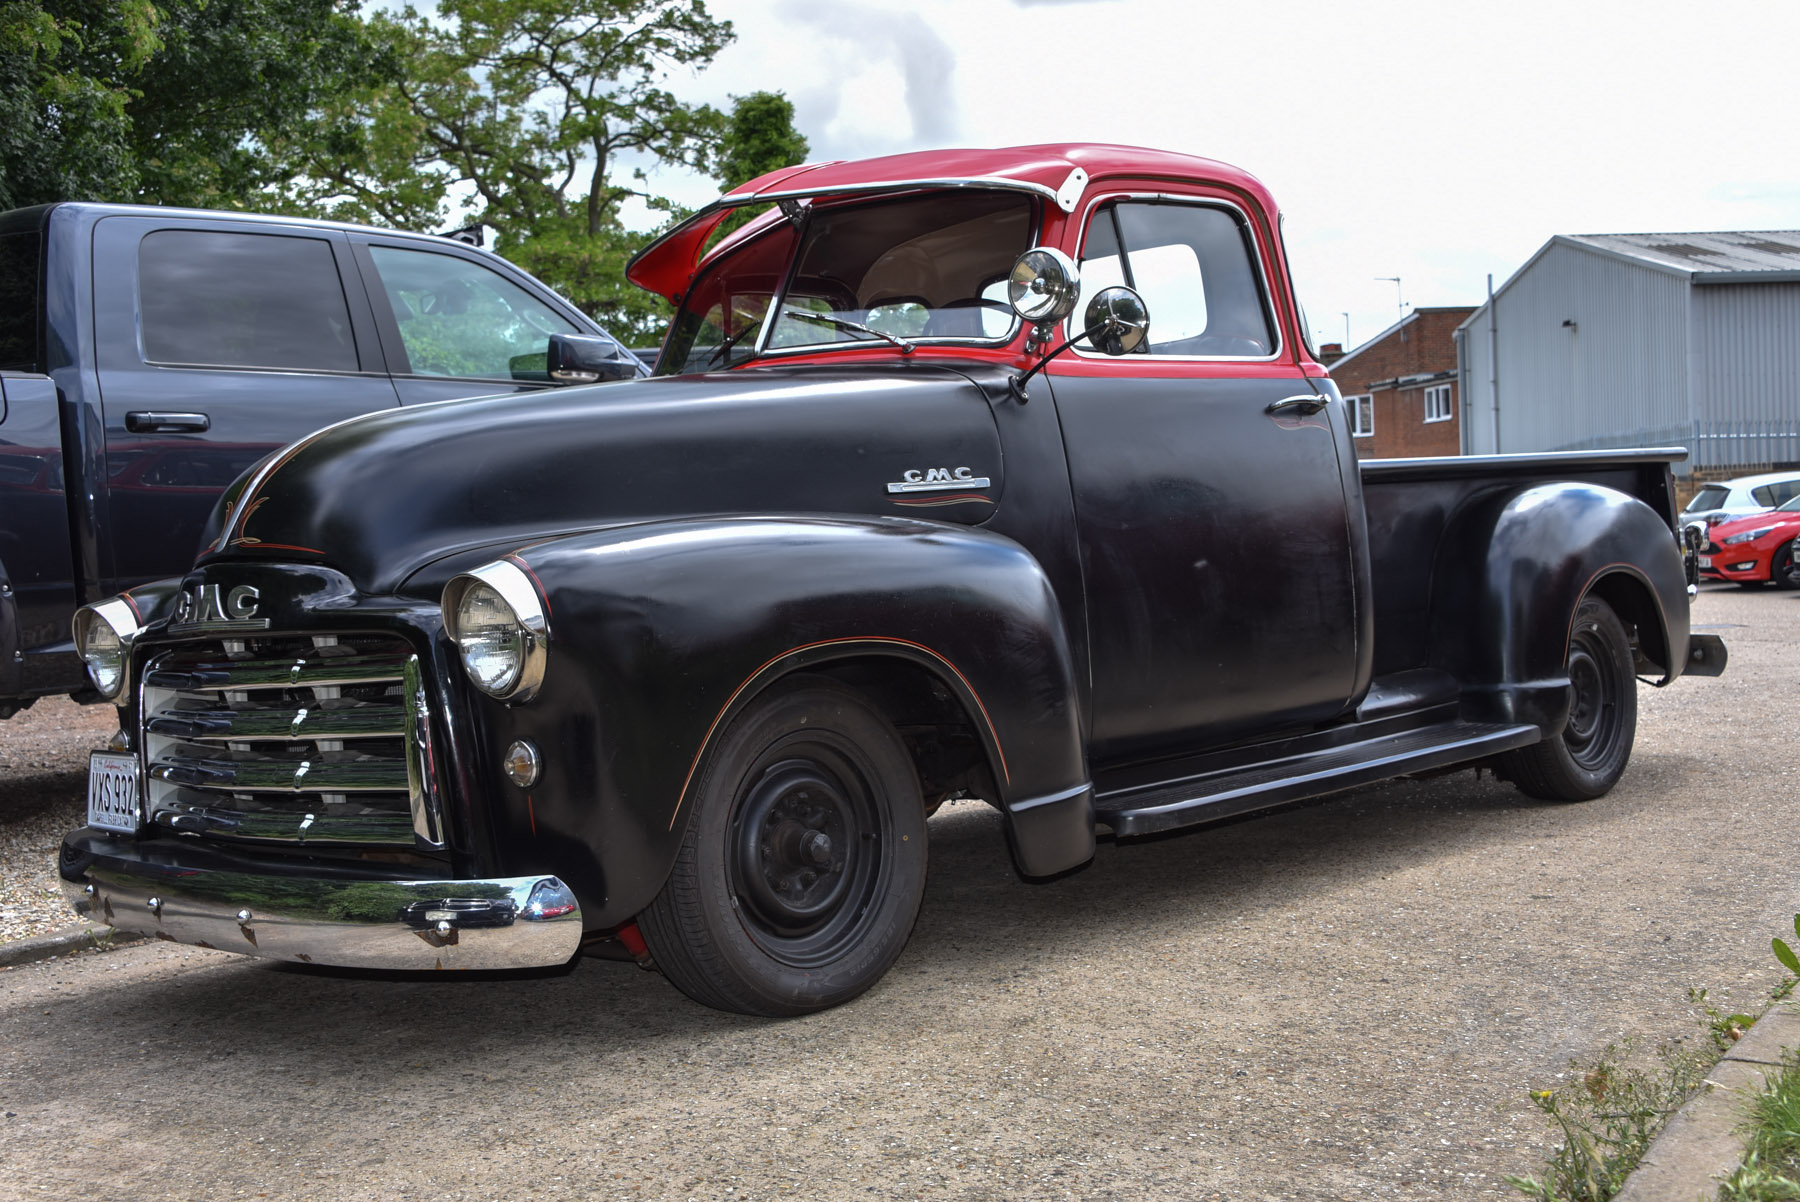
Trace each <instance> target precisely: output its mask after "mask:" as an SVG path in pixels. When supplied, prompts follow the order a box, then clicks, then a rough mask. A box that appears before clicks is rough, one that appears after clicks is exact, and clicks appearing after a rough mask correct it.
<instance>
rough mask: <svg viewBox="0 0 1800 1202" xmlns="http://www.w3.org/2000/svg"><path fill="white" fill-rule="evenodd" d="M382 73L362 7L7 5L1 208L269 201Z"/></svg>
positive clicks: (99, 1)
mask: <svg viewBox="0 0 1800 1202" xmlns="http://www.w3.org/2000/svg"><path fill="white" fill-rule="evenodd" d="M381 66H382V63H381V60H380V57H379V55H378V52H377V48H376V47H375V46H374V45H373V44H372V43H371V42H370V41H369V39H368V37H367V34H366V32H365V29H364V26H363V24H362V22H361V21H360V20H359V19H358V17H357V15H356V5H355V3H354V0H159V2H157V3H152V2H151V0H0V208H9V207H12V206H16V205H26V204H39V203H44V202H48V201H55V200H137V201H149V202H153V203H161V204H190V205H210V206H216V207H240V208H241V207H253V206H257V205H260V204H264V203H266V201H267V196H268V192H267V190H268V188H269V187H270V186H272V185H274V184H276V183H278V182H279V181H280V180H282V179H283V178H285V176H286V175H287V174H289V168H288V167H287V166H286V163H285V158H286V155H287V149H286V148H287V147H288V145H289V144H291V143H292V142H293V141H294V140H295V139H296V138H297V137H298V136H300V135H301V133H302V132H303V131H305V130H307V129H309V128H310V125H311V120H312V114H314V113H315V112H316V111H317V110H318V109H319V108H320V107H321V106H322V105H323V104H324V103H325V101H326V100H327V98H329V97H331V96H334V95H336V94H339V93H341V92H343V91H345V90H346V89H350V88H355V87H358V86H366V84H367V81H368V80H370V79H372V78H374V77H375V76H376V75H377V73H378V71H379V69H380V67H381Z"/></svg>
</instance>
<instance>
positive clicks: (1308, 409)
mask: <svg viewBox="0 0 1800 1202" xmlns="http://www.w3.org/2000/svg"><path fill="white" fill-rule="evenodd" d="M1329 404H1331V398H1330V397H1328V396H1326V395H1325V394H1324V393H1322V392H1320V393H1307V394H1305V395H1303V396H1291V397H1287V398H1284V399H1283V400H1279V401H1276V402H1275V403H1274V404H1272V405H1270V406H1269V407H1268V408H1266V409H1264V410H1263V412H1264V413H1303V414H1304V413H1317V412H1318V411H1319V410H1321V409H1323V408H1325V406H1327V405H1329Z"/></svg>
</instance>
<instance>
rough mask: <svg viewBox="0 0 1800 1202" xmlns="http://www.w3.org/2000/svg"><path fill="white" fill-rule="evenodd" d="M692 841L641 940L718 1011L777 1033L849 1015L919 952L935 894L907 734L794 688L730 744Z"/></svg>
mask: <svg viewBox="0 0 1800 1202" xmlns="http://www.w3.org/2000/svg"><path fill="white" fill-rule="evenodd" d="M693 798H694V802H693V804H694V809H693V813H692V814H691V815H690V817H689V819H688V826H687V834H686V836H685V838H684V839H683V841H682V845H681V850H680V853H679V854H678V855H677V857H676V861H675V868H674V870H673V871H672V872H671V873H670V874H669V879H668V881H667V882H665V883H664V885H663V888H662V891H661V892H660V893H659V894H657V896H656V899H655V900H654V901H652V902H651V903H650V906H649V908H648V909H646V910H645V911H644V912H643V913H642V914H640V915H639V916H638V928H639V930H640V931H642V932H643V936H644V942H645V943H646V944H647V945H648V946H649V948H650V953H651V956H652V958H653V959H654V960H655V961H656V964H657V966H658V967H659V968H661V969H662V971H663V975H664V976H666V977H668V978H669V980H670V982H671V983H673V984H674V985H675V987H676V988H678V989H680V990H681V991H682V992H683V993H685V994H687V995H688V996H689V997H691V998H693V999H694V1000H695V1001H697V1002H701V1003H703V1004H704V1005H708V1006H713V1007H716V1008H718V1009H720V1010H731V1011H736V1012H738V1013H740V1014H757V1015H764V1016H767V1017H778V1016H783V1015H794V1014H806V1013H809V1012H811V1011H814V1010H822V1009H825V1008H826V1007H828V1006H835V1005H838V1004H839V1003H842V1002H847V1001H849V1000H850V999H851V998H853V997H856V996H857V995H858V994H860V993H862V992H863V991H864V990H866V989H868V988H869V987H870V986H871V985H873V984H875V982H876V981H878V980H880V979H881V976H882V974H883V973H885V972H887V970H888V968H889V967H890V966H891V965H892V964H893V962H894V960H895V959H896V958H897V957H898V956H899V955H900V951H901V949H902V948H904V947H905V946H906V941H907V938H908V937H909V936H910V935H911V933H912V928H913V923H914V921H915V920H916V919H917V917H918V914H919V903H920V901H921V900H922V898H923V897H924V889H925V862H926V848H925V838H926V834H925V805H924V800H923V798H922V797H921V795H920V791H919V780H918V775H917V773H916V772H915V771H914V768H913V763H912V759H911V757H910V756H909V755H908V754H907V752H906V747H905V744H903V743H902V742H901V741H900V736H899V735H898V734H897V733H895V731H894V728H893V725H892V724H891V723H889V722H888V721H887V719H886V718H885V717H884V716H883V715H882V714H881V713H880V712H879V711H878V710H876V709H875V707H874V706H873V705H871V704H870V703H869V702H868V701H867V700H866V699H865V698H864V697H863V696H862V695H861V694H859V693H856V692H854V691H852V690H850V689H848V688H845V687H843V686H842V685H839V684H837V683H836V682H835V681H832V680H829V679H826V678H822V677H805V676H801V677H795V678H793V679H791V680H790V681H788V682H784V683H783V684H780V685H777V686H775V688H774V689H773V690H772V691H771V692H769V693H767V694H764V695H763V696H761V697H759V698H757V699H756V700H755V701H754V702H752V703H751V705H750V707H749V708H748V709H746V710H745V711H744V712H743V713H742V714H740V715H739V716H738V717H737V718H735V719H734V720H733V721H732V722H731V724H730V725H729V726H728V727H727V728H726V729H725V732H724V733H723V734H722V735H721V736H720V738H719V742H718V744H717V745H716V747H715V748H714V749H713V751H712V753H711V754H709V755H708V757H707V764H706V767H705V769H704V770H703V771H702V773H701V774H700V776H699V777H698V778H697V779H696V781H695V785H694V792H693Z"/></svg>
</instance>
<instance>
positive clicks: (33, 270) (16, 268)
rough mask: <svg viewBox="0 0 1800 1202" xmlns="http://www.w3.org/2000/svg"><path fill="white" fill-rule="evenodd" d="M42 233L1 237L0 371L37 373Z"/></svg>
mask: <svg viewBox="0 0 1800 1202" xmlns="http://www.w3.org/2000/svg"><path fill="white" fill-rule="evenodd" d="M38 237H39V236H38V233H37V231H36V230H26V231H21V232H19V233H16V234H7V235H5V236H4V237H0V369H3V370H7V371H36V370H37V369H38V364H37V345H38V310H39V308H40V307H41V306H40V305H39V304H38Z"/></svg>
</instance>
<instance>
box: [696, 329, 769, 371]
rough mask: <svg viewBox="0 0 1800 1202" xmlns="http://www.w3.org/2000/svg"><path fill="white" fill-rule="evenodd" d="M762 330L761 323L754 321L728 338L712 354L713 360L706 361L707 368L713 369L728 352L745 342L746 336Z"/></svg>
mask: <svg viewBox="0 0 1800 1202" xmlns="http://www.w3.org/2000/svg"><path fill="white" fill-rule="evenodd" d="M761 328H762V323H761V322H760V321H753V322H750V323H749V324H747V325H746V326H745V327H744V328H743V329H741V330H739V331H738V332H737V333H735V334H733V335H732V336H731V337H729V338H727V339H726V340H725V341H723V342H721V343H720V344H719V347H718V349H717V350H715V351H714V352H713V353H712V358H710V359H708V360H707V361H706V366H708V367H711V366H712V365H713V364H715V363H717V362H718V361H719V360H720V359H723V358H724V357H725V354H726V352H727V351H729V350H731V348H732V347H734V346H736V345H737V344H738V343H740V342H742V341H743V340H744V336H745V335H746V334H750V333H753V332H755V331H756V330H758V329H761ZM726 366H730V365H729V364H727V365H726Z"/></svg>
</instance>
